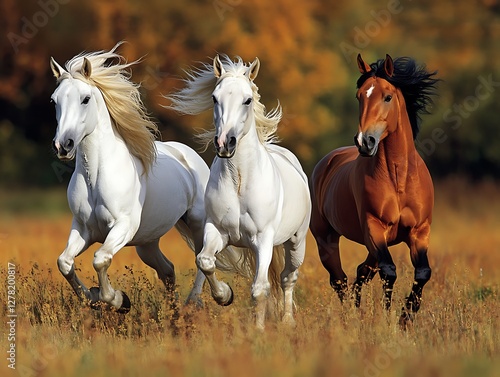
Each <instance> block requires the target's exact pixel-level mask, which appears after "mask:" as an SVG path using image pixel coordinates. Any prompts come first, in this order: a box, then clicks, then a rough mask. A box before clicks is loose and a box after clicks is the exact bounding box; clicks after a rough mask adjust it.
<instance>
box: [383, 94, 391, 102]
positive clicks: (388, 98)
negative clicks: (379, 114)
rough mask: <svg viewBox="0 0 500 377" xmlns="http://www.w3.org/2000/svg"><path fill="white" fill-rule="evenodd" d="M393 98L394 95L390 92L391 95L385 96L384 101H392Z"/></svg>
mask: <svg viewBox="0 0 500 377" xmlns="http://www.w3.org/2000/svg"><path fill="white" fill-rule="evenodd" d="M391 99H392V96H391V95H390V94H389V95H387V96H385V98H384V101H385V102H391Z"/></svg>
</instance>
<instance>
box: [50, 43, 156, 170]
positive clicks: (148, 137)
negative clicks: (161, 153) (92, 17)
mask: <svg viewBox="0 0 500 377" xmlns="http://www.w3.org/2000/svg"><path fill="white" fill-rule="evenodd" d="M121 44H122V43H118V44H117V45H116V46H115V47H113V48H112V49H111V50H110V51H98V52H91V53H81V54H79V55H77V56H75V57H74V58H72V59H71V60H69V61H68V62H67V63H66V70H67V71H68V72H64V73H62V75H61V76H60V77H59V79H58V83H59V82H60V81H61V80H64V79H65V78H68V76H71V77H73V78H74V79H78V80H81V81H83V82H86V83H88V84H90V85H93V86H95V87H97V88H98V89H99V90H100V91H101V93H102V96H103V97H104V101H105V103H106V106H107V108H108V111H109V114H110V117H111V119H112V123H113V125H114V127H115V129H116V131H117V132H118V133H119V134H120V136H121V137H122V139H123V141H124V142H125V144H126V145H127V147H128V149H129V151H130V153H131V154H132V155H134V156H135V157H137V158H138V159H139V160H140V161H141V163H142V165H143V167H144V170H145V172H146V173H147V172H148V171H149V169H150V168H151V166H152V164H153V162H154V161H155V159H156V147H155V144H154V141H155V138H156V136H157V135H158V133H159V131H158V127H157V126H156V124H155V123H154V122H153V121H152V120H151V119H150V118H149V116H148V115H147V113H146V108H145V107H144V104H143V103H142V100H141V96H140V92H139V85H138V84H134V83H133V82H131V81H130V76H131V73H130V72H129V71H127V68H129V67H130V66H132V65H134V64H136V63H138V61H134V62H131V63H127V62H126V61H125V59H124V58H123V57H122V56H121V55H119V54H117V53H115V50H116V49H117V48H118V47H119V46H120V45H121ZM84 58H87V59H88V60H89V61H90V63H91V66H92V72H91V74H90V77H86V76H84V75H83V74H82V72H81V71H82V65H83V60H84ZM110 59H115V60H117V63H116V64H108V65H106V62H107V61H108V60H110Z"/></svg>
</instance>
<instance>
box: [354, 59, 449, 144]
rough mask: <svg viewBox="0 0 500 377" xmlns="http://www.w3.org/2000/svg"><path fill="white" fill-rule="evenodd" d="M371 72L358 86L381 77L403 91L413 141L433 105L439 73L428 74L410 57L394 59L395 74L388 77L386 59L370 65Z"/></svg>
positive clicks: (362, 77)
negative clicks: (422, 117)
mask: <svg viewBox="0 0 500 377" xmlns="http://www.w3.org/2000/svg"><path fill="white" fill-rule="evenodd" d="M370 67H371V71H369V72H367V73H365V74H363V75H361V77H360V78H359V79H358V81H357V83H356V86H357V88H360V87H361V86H362V85H363V84H364V82H365V81H366V80H367V79H368V78H369V77H373V76H376V77H380V78H382V79H384V80H387V81H388V82H389V83H390V84H392V85H394V86H395V87H396V88H399V89H400V90H401V93H402V94H403V97H404V99H405V102H406V111H407V113H408V117H409V119H410V124H411V129H412V131H413V139H415V138H416V137H417V134H418V131H419V130H420V122H421V119H420V115H421V114H429V111H428V110H427V106H428V105H432V102H433V101H432V98H431V96H433V95H435V94H436V84H437V82H438V81H440V80H439V79H436V78H434V76H435V75H436V74H437V71H434V72H428V71H427V70H426V67H425V65H417V64H416V63H415V60H413V59H411V58H408V57H401V58H396V59H394V73H393V75H392V76H391V77H388V76H387V74H386V73H385V69H384V59H380V60H377V62H375V63H372V64H370Z"/></svg>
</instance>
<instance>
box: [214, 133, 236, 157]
mask: <svg viewBox="0 0 500 377" xmlns="http://www.w3.org/2000/svg"><path fill="white" fill-rule="evenodd" d="M214 145H215V153H216V154H217V157H220V158H231V157H233V156H234V152H235V151H236V138H235V137H234V136H231V137H230V138H229V139H226V140H224V141H223V142H221V140H219V138H218V137H217V136H216V137H215V138H214Z"/></svg>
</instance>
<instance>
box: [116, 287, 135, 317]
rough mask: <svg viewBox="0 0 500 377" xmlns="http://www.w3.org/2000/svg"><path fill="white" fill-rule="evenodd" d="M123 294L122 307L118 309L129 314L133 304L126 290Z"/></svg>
mask: <svg viewBox="0 0 500 377" xmlns="http://www.w3.org/2000/svg"><path fill="white" fill-rule="evenodd" d="M122 296H123V302H122V306H120V308H119V309H117V310H116V311H117V312H118V313H122V314H127V313H128V312H129V311H130V307H131V306H132V304H131V303H130V299H129V298H128V296H127V295H126V294H125V292H122Z"/></svg>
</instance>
